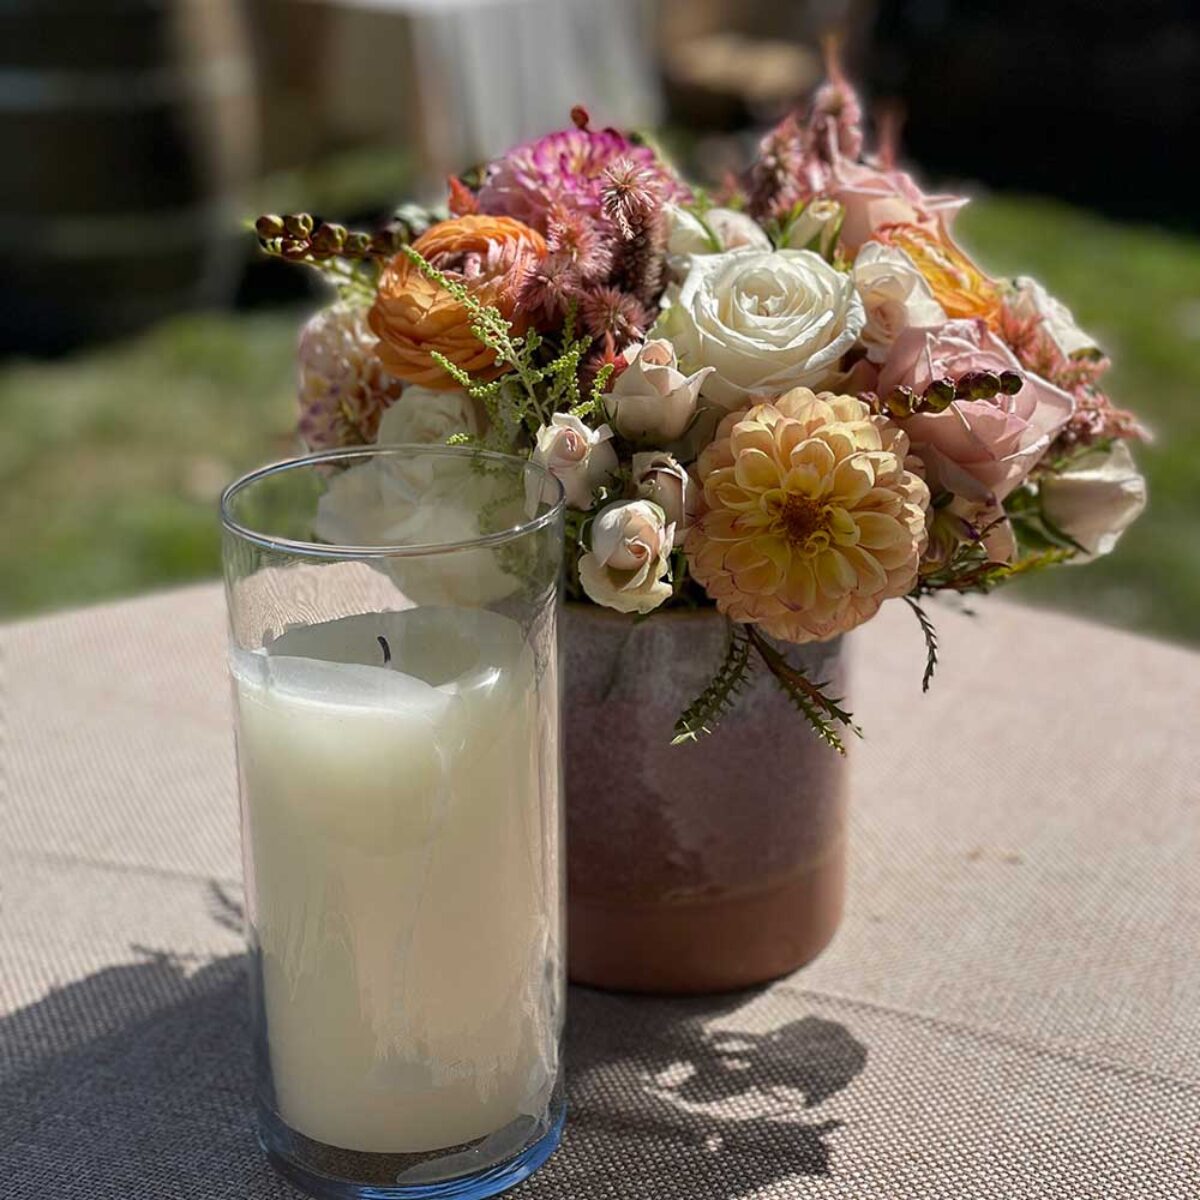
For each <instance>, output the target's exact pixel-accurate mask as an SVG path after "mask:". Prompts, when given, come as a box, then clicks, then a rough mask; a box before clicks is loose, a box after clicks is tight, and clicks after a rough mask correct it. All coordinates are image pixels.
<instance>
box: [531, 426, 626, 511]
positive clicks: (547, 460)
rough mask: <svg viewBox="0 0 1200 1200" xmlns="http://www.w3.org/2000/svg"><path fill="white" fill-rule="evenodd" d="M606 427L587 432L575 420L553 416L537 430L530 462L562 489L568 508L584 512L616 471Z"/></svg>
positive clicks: (586, 428) (587, 429)
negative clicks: (543, 471)
mask: <svg viewBox="0 0 1200 1200" xmlns="http://www.w3.org/2000/svg"><path fill="white" fill-rule="evenodd" d="M611 438H612V430H611V429H609V427H608V426H607V425H601V426H600V428H599V429H589V428H588V427H587V426H586V425H585V424H584V423H583V422H582V421H581V420H580V419H579V418H578V417H572V416H569V415H568V414H567V413H555V414H554V416H552V417H551V418H550V424H549V425H543V426H542V427H541V429H539V430H538V434H537V440H536V442H535V444H534V448H533V454H532V456H531V457H532V458H533V461H534V462H535V463H537V464H538V466H540V467H545V468H546V470H547V471H549V472H550V474H551V475H553V476H554V478H555V479H557V480H558V481H559V483H561V484H562V486H563V494H564V496H565V497H566V501H567V504H568V505H569V506H570V507H571V508H578V509H584V510H587V509H589V508H591V507H592V506H593V505H594V504H595V503H596V500H595V496H594V495H593V493H594V492H595V490H596V489H597V488H598V487H599V486H600V485H601V484H602V483H603V482H604V481H605V480H606V479H608V478H610V477H611V476H612V475H613V473H614V472H615V471H616V469H617V452H616V451H615V450H614V449H613V448H612V445H611V444H610V439H611Z"/></svg>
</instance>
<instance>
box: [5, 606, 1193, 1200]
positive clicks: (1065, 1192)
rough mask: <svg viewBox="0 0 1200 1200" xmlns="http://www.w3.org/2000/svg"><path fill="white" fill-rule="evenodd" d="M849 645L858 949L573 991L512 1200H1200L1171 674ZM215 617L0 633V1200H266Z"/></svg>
mask: <svg viewBox="0 0 1200 1200" xmlns="http://www.w3.org/2000/svg"><path fill="white" fill-rule="evenodd" d="M890 607H891V609H892V611H888V612H885V614H884V615H883V616H882V617H881V619H879V620H878V621H876V622H874V623H873V624H871V625H870V626H869V627H867V628H866V629H864V630H862V631H860V632H859V633H857V634H855V635H854V641H855V655H856V676H855V678H856V683H855V687H854V700H855V702H856V713H857V715H858V716H859V717H860V718H861V719H862V722H863V724H864V725H865V727H866V729H867V733H868V740H867V741H866V742H865V743H864V744H863V745H862V746H861V747H860V751H859V753H858V754H857V756H856V787H855V792H856V801H855V828H854V843H853V844H854V851H855V859H854V868H853V881H852V890H851V895H850V902H849V912H848V915H847V918H846V923H845V926H844V928H843V930H842V932H841V934H840V936H839V937H838V939H837V941H836V943H835V944H834V946H833V947H832V948H831V949H830V950H829V951H828V952H827V953H826V954H825V955H824V956H823V957H822V958H821V959H820V960H819V961H818V962H817V963H815V964H813V965H812V966H811V967H809V968H808V969H806V970H804V971H801V972H800V973H799V974H797V975H796V976H794V977H792V978H790V979H788V980H786V981H784V982H782V983H779V984H777V985H776V986H774V987H772V988H769V989H767V990H764V991H761V992H757V993H753V994H745V995H739V996H735V997H727V998H724V999H721V1000H715V1001H686V1002H679V1001H666V1000H645V999H634V998H628V997H619V996H610V995H602V994H598V993H591V992H586V991H582V990H576V991H574V992H573V993H572V996H571V1017H570V1035H569V1053H570V1071H571V1088H570V1093H571V1114H570V1120H569V1125H568V1134H567V1137H566V1139H565V1141H564V1144H563V1147H562V1149H561V1151H560V1152H559V1153H558V1154H557V1155H556V1156H555V1158H554V1159H553V1160H552V1161H551V1163H550V1164H549V1165H548V1166H547V1167H546V1168H545V1169H544V1170H543V1171H542V1172H541V1173H540V1174H538V1175H537V1176H536V1177H535V1179H534V1180H533V1181H531V1182H530V1183H529V1184H527V1185H526V1186H525V1188H524V1189H523V1192H522V1194H523V1195H526V1196H528V1197H529V1200H541V1198H545V1200H551V1198H553V1200H559V1198H568V1197H569V1198H571V1200H602V1198H603V1200H626V1198H628V1200H709V1198H713V1200H717V1198H720V1200H725V1198H727V1197H743V1198H746V1200H750V1198H755V1200H758V1198H762V1200H766V1198H768V1197H769V1198H772V1200H775V1198H778V1200H784V1198H789V1200H790V1198H801V1197H803V1198H807V1197H845V1198H846V1200H910V1198H915V1197H920V1198H926V1197H928V1198H929V1200H975V1198H977V1197H978V1198H981V1200H982V1198H985V1197H986V1198H988V1200H993V1198H1000V1200H1024V1198H1029V1200H1034V1198H1038V1200H1041V1198H1046V1200H1092V1198H1095V1200H1124V1198H1126V1197H1130V1198H1132V1197H1137V1198H1139V1200H1141V1198H1148V1197H1162V1198H1163V1200H1191V1198H1193V1197H1197V1196H1200V933H1198V931H1200V865H1198V864H1200V855H1198V853H1197V852H1198V850H1200V785H1198V782H1197V780H1198V777H1200V657H1198V656H1196V655H1195V654H1190V653H1188V652H1185V651H1181V650H1177V649H1173V648H1170V647H1167V646H1164V645H1159V644H1156V643H1154V642H1150V641H1145V640H1142V639H1139V638H1135V637H1131V636H1128V635H1124V634H1118V633H1112V632H1110V631H1106V630H1102V629H1100V628H1097V627H1095V626H1089V625H1085V624H1081V623H1078V622H1075V621H1072V620H1069V619H1065V618H1063V617H1060V616H1050V615H1046V614H1040V613H1034V612H1032V611H1029V610H1025V609H1022V608H1018V607H1015V606H1011V605H1007V604H1003V603H995V602H993V603H990V604H988V605H986V606H984V608H983V611H982V614H981V615H980V616H979V617H978V618H975V619H970V618H967V617H965V616H961V615H955V614H953V613H939V615H938V620H939V624H940V626H941V630H942V641H943V653H942V668H941V674H940V677H939V678H938V679H937V680H936V681H935V685H934V689H933V691H932V692H931V694H930V695H929V696H927V697H922V696H921V694H920V689H919V679H920V669H921V663H922V650H921V646H920V637H919V635H918V631H917V629H916V627H915V625H913V624H912V615H911V613H909V612H908V611H907V610H906V609H905V608H904V606H902V605H893V606H890ZM223 639H224V631H223V611H222V601H221V596H220V593H219V592H218V590H217V589H216V588H214V587H208V586H206V587H200V588H194V589H189V590H186V591H179V592H174V593H169V594H165V595H160V596H154V597H150V598H146V599H142V600H137V601H133V602H129V603H125V604H118V605H112V606H107V607H101V608H95V609H91V610H88V611H83V612H77V613H68V614H65V615H62V616H56V617H52V618H49V619H45V620H40V621H34V622H30V623H26V624H21V625H15V626H9V627H7V628H4V629H3V630H0V654H2V663H3V668H2V669H3V739H4V743H3V760H2V761H3V789H4V807H3V815H2V818H0V820H2V825H0V834H2V837H0V848H2V849H0V879H2V883H3V907H2V910H0V913H2V915H0V1014H3V1015H2V1016H0V1195H2V1196H4V1197H6V1198H9V1200H74V1198H79V1200H84V1198H85V1197H86V1198H87V1200H115V1198H118V1197H119V1198H120V1200H134V1198H141V1197H181V1198H182V1197H188V1198H192V1197H199V1198H202V1200H226V1198H229V1200H234V1198H236V1200H260V1198H265V1197H284V1196H291V1195H293V1193H292V1192H291V1191H290V1189H289V1188H288V1187H287V1186H285V1185H284V1184H283V1183H282V1182H280V1181H279V1180H278V1179H276V1178H275V1177H274V1176H273V1175H272V1173H271V1172H270V1170H269V1169H268V1168H267V1167H266V1166H265V1164H264V1163H263V1161H262V1160H261V1158H260V1155H259V1152H258V1149H257V1146H256V1144H255V1140H254V1135H253V1132H252V1122H251V1115H250V1108H249V1104H248V1097H249V1094H250V1067H249V1050H248V1030H247V1017H246V1009H247V1004H246V997H245V988H244V982H243V960H242V957H241V949H240V946H241V943H240V933H239V923H240V892H239V856H238V828H237V820H236V798H235V781H234V764H233V746H232V736H231V733H230V728H229V716H228V693H227V685H226V681H225V676H224V670H225V668H224V662H223V649H224V643H223Z"/></svg>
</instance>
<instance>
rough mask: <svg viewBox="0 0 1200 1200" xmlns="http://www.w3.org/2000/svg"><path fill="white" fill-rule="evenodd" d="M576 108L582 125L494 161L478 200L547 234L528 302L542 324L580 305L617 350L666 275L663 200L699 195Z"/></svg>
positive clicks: (649, 316)
mask: <svg viewBox="0 0 1200 1200" xmlns="http://www.w3.org/2000/svg"><path fill="white" fill-rule="evenodd" d="M571 115H572V118H573V120H574V122H575V125H574V128H571V129H565V130H561V131H559V132H557V133H551V134H548V135H547V136H545V137H542V138H538V139H537V140H536V141H533V142H528V143H526V144H524V145H521V146H517V147H515V148H514V149H513V150H510V151H509V152H508V153H507V154H505V155H504V156H503V157H502V158H499V159H497V160H496V161H495V162H493V163H491V164H490V165H489V166H488V167H487V168H486V169H485V171H484V176H483V182H482V184H481V186H480V188H479V192H478V195H477V196H475V197H474V203H475V205H476V206H477V210H478V211H479V212H483V213H491V214H496V215H503V216H509V217H515V218H516V219H517V220H519V221H523V222H524V223H525V224H526V225H529V226H530V227H531V228H533V229H536V230H537V231H538V232H539V233H541V234H542V235H543V236H544V237H545V239H546V246H547V248H548V250H549V253H548V254H547V256H546V257H545V258H544V259H543V260H542V261H541V262H539V263H537V264H534V265H533V266H532V267H531V269H530V271H529V272H528V274H527V277H526V279H525V282H524V287H523V289H522V292H521V296H520V302H521V304H522V306H523V307H524V308H526V309H528V310H529V311H531V312H533V313H535V314H536V315H537V316H538V318H539V320H540V322H541V323H543V324H544V323H547V322H554V321H556V320H561V319H562V318H563V317H564V315H565V314H566V312H567V309H568V307H569V306H570V305H571V304H572V303H575V304H576V306H577V310H578V316H579V320H580V322H581V325H582V328H583V329H584V330H585V331H586V332H588V333H590V334H591V335H592V336H593V337H594V338H596V339H597V340H598V341H599V342H600V343H601V344H608V345H609V346H610V350H611V351H619V350H620V349H622V348H623V347H624V346H626V345H628V344H629V343H630V342H633V341H637V340H640V339H641V338H643V337H644V336H645V334H646V332H647V331H648V330H649V328H650V325H651V324H652V323H653V319H654V311H655V309H656V308H657V303H658V299H659V297H660V295H661V293H662V289H663V284H664V282H665V280H664V276H663V257H664V246H665V239H666V229H665V223H664V206H665V205H666V204H667V203H668V202H681V201H686V200H688V199H690V196H691V193H690V191H689V190H688V188H687V187H686V186H685V185H684V184H683V183H682V181H681V180H680V179H679V178H678V177H677V176H676V175H675V174H674V173H673V172H672V171H671V170H669V169H668V168H667V167H666V166H665V165H664V164H663V163H662V162H661V160H660V159H659V158H658V157H657V156H656V155H655V153H654V151H653V150H651V149H650V148H649V147H648V146H645V145H641V144H638V143H637V142H634V141H632V140H630V139H629V138H627V137H625V135H624V134H621V133H618V132H617V131H616V130H615V129H601V130H593V129H591V128H590V127H589V119H588V115H587V112H586V111H585V110H584V109H582V108H576V109H575V110H573V112H572V114H571ZM592 365H593V367H594V366H595V365H596V364H595V362H593V364H592Z"/></svg>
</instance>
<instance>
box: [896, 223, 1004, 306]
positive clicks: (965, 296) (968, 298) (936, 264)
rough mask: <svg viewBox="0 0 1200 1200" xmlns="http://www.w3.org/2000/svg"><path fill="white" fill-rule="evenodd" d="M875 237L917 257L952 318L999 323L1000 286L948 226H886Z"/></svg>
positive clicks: (935, 292)
mask: <svg viewBox="0 0 1200 1200" xmlns="http://www.w3.org/2000/svg"><path fill="white" fill-rule="evenodd" d="M875 239H876V241H880V242H883V243H884V244H885V245H888V246H895V247H897V248H898V249H900V250H903V251H904V252H905V254H907V255H908V257H909V258H911V259H912V260H913V262H914V263H915V264H916V267H917V270H918V271H920V272H921V274H922V275H923V276H924V277H925V281H926V283H928V284H929V287H930V289H931V290H932V292H933V295H934V298H935V299H936V300H937V301H938V303H939V304H941V306H942V308H944V309H945V310H946V315H947V316H948V317H951V318H954V317H964V318H970V317H982V318H983V320H985V321H986V322H987V323H988V324H989V325H991V326H992V327H993V328H994V327H995V326H996V324H997V323H998V322H999V320H1000V311H1001V308H1002V304H1003V296H1002V294H1001V291H1000V288H999V285H998V284H997V283H996V281H995V280H993V279H989V278H988V277H987V276H986V275H985V274H984V273H983V272H982V271H981V270H980V269H979V268H978V267H977V266H976V265H975V264H974V263H973V262H972V261H971V260H970V259H969V258H968V257H967V255H966V254H964V253H963V251H962V250H961V249H960V248H959V247H958V246H956V245H955V244H954V242H953V241H951V240H950V235H949V234H948V233H946V231H945V230H944V229H942V230H939V231H937V232H935V231H933V230H930V229H926V228H925V227H924V226H921V225H902V224H897V225H885V226H883V228H881V229H879V230H877V231H876V233H875Z"/></svg>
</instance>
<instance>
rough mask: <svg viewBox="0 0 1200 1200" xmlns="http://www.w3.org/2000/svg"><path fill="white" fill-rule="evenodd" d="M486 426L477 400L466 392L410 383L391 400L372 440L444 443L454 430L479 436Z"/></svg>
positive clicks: (386, 442) (381, 444)
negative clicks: (436, 388) (441, 389)
mask: <svg viewBox="0 0 1200 1200" xmlns="http://www.w3.org/2000/svg"><path fill="white" fill-rule="evenodd" d="M486 428H487V417H486V416H485V415H484V413H483V411H482V406H481V405H480V403H479V401H478V400H473V399H472V398H471V397H470V396H468V395H467V393H466V392H464V391H462V390H460V389H457V388H456V389H454V390H453V391H448V392H438V391H434V390H433V388H426V387H420V386H418V385H417V384H409V385H408V386H406V387H405V389H404V390H403V391H402V392H401V393H400V397H399V399H397V400H395V401H393V402H392V404H391V406H390V407H389V408H388V409H387V411H386V412H385V413H384V414H383V418H382V419H381V420H380V422H379V433H378V435H377V436H376V438H375V441H376V443H377V444H378V445H380V446H385V445H389V444H392V443H399V444H404V443H417V444H420V445H437V444H444V443H445V442H446V441H447V440H448V439H449V438H451V437H453V435H454V434H456V433H467V434H470V435H471V437H474V438H477V437H480V436H481V435H482V434H483V432H484V431H485V430H486Z"/></svg>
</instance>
